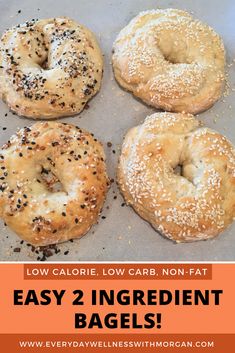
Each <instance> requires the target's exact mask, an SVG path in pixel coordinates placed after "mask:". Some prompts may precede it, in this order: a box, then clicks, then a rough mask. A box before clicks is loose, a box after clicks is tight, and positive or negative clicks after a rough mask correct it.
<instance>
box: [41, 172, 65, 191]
mask: <svg viewBox="0 0 235 353" xmlns="http://www.w3.org/2000/svg"><path fill="white" fill-rule="evenodd" d="M40 178H41V180H42V182H43V183H44V185H45V186H46V188H47V190H49V191H50V192H53V193H54V192H65V190H64V187H63V184H62V183H61V181H60V180H59V178H58V177H57V175H55V174H54V173H53V172H52V170H51V169H50V168H45V167H43V166H42V167H41V172H40Z"/></svg>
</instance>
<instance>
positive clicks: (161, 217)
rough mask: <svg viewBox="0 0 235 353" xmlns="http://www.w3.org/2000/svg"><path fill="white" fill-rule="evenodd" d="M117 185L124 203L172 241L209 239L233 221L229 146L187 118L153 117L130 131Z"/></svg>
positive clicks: (234, 170) (233, 161)
mask: <svg viewBox="0 0 235 353" xmlns="http://www.w3.org/2000/svg"><path fill="white" fill-rule="evenodd" d="M177 169H178V170H177ZM118 182H119V186H120V189H121V192H122V194H123V196H124V198H125V200H126V202H127V203H128V204H130V205H131V206H132V207H133V208H134V209H135V211H136V212H137V213H138V214H139V215H140V216H141V217H143V218H144V219H146V220H147V221H148V222H149V223H151V225H152V226H153V227H154V228H156V230H158V231H159V232H160V233H162V234H164V235H165V236H166V237H168V238H170V239H172V240H175V241H176V242H186V241H196V240H204V239H208V238H213V237H215V236H216V235H218V234H219V233H220V232H222V231H223V230H224V229H225V228H226V227H227V226H228V225H229V224H230V223H232V221H233V218H234V217H235V151H234V147H233V146H232V145H231V144H230V142H229V141H228V140H227V139H226V138H225V137H224V136H222V135H220V134H219V133H217V132H215V131H213V130H210V129H209V128H206V127H203V126H202V124H201V123H200V122H199V121H198V120H197V119H195V118H194V117H193V116H192V115H187V114H174V113H156V114H153V115H151V116H149V117H147V118H146V120H145V121H144V123H143V124H142V125H139V126H137V127H134V128H132V129H131V130H129V132H128V133H127V135H126V137H125V139H124V143H123V146H122V152H121V156H120V160H119V167H118Z"/></svg>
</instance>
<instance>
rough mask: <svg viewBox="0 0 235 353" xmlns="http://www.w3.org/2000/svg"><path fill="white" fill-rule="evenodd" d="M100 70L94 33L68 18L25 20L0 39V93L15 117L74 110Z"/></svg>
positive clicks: (91, 89)
mask: <svg viewBox="0 0 235 353" xmlns="http://www.w3.org/2000/svg"><path fill="white" fill-rule="evenodd" d="M102 70H103V59H102V54H101V51H100V48H99V46H98V44H97V41H96V39H95V36H94V35H93V33H91V32H90V30H88V29H87V28H85V27H84V26H82V25H80V24H78V23H77V22H75V21H73V20H71V19H69V18H64V17H62V18H53V19H46V20H31V21H29V22H26V23H24V24H21V25H18V26H15V27H13V28H11V29H9V30H7V31H6V32H5V33H4V34H3V36H2V39H1V42H0V96H1V97H2V99H3V100H4V101H6V103H7V104H8V105H9V107H10V109H11V110H13V111H15V112H16V113H17V114H18V115H23V116H26V117H31V118H34V119H37V118H41V119H51V118H57V117H62V116H68V115H74V114H76V113H79V112H80V111H81V110H82V109H83V108H84V106H85V104H86V102H87V101H88V100H89V99H90V98H91V97H92V96H94V95H95V94H96V93H97V91H98V90H99V88H100V84H101V78H102Z"/></svg>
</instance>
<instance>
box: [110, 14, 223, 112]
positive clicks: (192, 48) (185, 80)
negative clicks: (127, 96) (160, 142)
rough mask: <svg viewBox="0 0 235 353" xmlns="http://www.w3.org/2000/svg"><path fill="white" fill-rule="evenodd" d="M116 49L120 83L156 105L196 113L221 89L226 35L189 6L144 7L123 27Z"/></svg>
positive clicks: (211, 100) (214, 98) (115, 71)
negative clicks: (186, 8) (222, 36)
mask: <svg viewBox="0 0 235 353" xmlns="http://www.w3.org/2000/svg"><path fill="white" fill-rule="evenodd" d="M113 52H114V54H113V59H112V60H113V69H114V74H115V77H116V80H117V81H118V83H119V84H120V85H121V86H122V87H124V88H125V89H127V90H128V91H131V92H132V93H133V94H134V95H135V96H136V97H138V98H140V99H142V100H143V101H144V102H145V103H147V104H149V105H151V106H153V107H155V108H157V109H163V110H166V111H173V112H186V113H192V114H196V113H199V112H201V111H204V110H206V109H208V108H209V107H211V106H212V105H213V104H214V103H215V102H216V101H217V100H218V99H219V98H220V96H221V94H222V90H223V86H224V81H225V68H224V67H225V50H224V46H223V43H222V40H221V39H220V37H219V36H218V35H217V34H216V33H215V32H214V30H213V29H212V28H210V27H209V26H207V25H206V24H203V23H201V22H199V21H198V20H195V19H193V18H192V16H191V15H190V14H188V13H187V12H184V11H181V10H176V9H165V10H152V11H145V12H141V13H140V14H139V15H138V16H137V17H135V18H134V19H133V20H132V21H131V22H130V23H129V24H128V25H127V26H126V27H125V28H124V29H122V30H121V32H120V33H119V35H118V37H117V39H116V41H115V43H114V46H113Z"/></svg>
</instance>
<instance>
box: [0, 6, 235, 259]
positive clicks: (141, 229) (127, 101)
mask: <svg viewBox="0 0 235 353" xmlns="http://www.w3.org/2000/svg"><path fill="white" fill-rule="evenodd" d="M167 7H174V8H179V9H184V10H187V11H189V12H192V13H193V15H194V16H195V17H197V18H199V19H201V20H202V21H205V22H206V23H208V24H209V25H211V26H212V27H213V28H214V29H215V30H216V31H217V32H218V33H219V34H220V35H221V36H222V38H223V40H224V44H225V47H226V50H227V63H228V72H229V81H230V89H229V91H230V94H229V96H228V97H223V98H222V99H221V100H220V101H219V102H217V103H216V104H215V105H214V107H213V108H212V109H210V110H209V111H207V112H205V113H203V114H201V115H200V118H201V119H202V120H203V121H204V122H205V123H206V125H207V126H209V127H211V128H214V129H216V130H218V131H220V132H221V133H223V134H225V135H226V136H227V137H228V138H229V139H230V140H231V141H232V142H233V143H234V144H235V134H234V127H235V120H234V118H235V114H234V112H235V88H234V90H233V87H235V72H234V67H235V66H234V65H235V63H234V61H233V60H234V58H235V22H234V14H235V1H233V0H223V1H221V0H206V1H205V0H197V1H195V0H178V1H173V0H172V1H167V0H165V1H164V0H163V1H160V0H159V1H154V0H123V1H119V0H117V1H115V0H70V1H69V0H67V1H64V0H56V1H55V0H43V1H42V0H20V1H17V0H8V1H6V0H0V13H1V22H0V32H1V33H2V32H3V31H4V30H5V29H6V28H8V27H11V26H12V25H16V24H18V23H22V22H24V21H26V20H29V19H32V18H49V17H57V16H69V17H72V18H74V19H75V20H77V21H78V22H81V23H82V24H84V25H86V26H87V27H89V28H90V29H91V30H92V31H93V32H94V33H95V34H96V36H97V38H98V41H99V43H100V46H101V49H102V52H103V54H104V61H105V65H104V77H103V82H102V88H101V91H100V92H99V93H98V95H97V96H96V97H95V98H93V99H92V100H91V101H90V103H89V109H87V110H84V111H83V112H82V113H81V114H80V115H78V116H75V117H72V118H64V119H60V121H64V122H67V123H70V122H71V123H74V124H76V125H80V126H81V127H82V128H85V129H88V130H89V131H90V132H93V133H94V134H95V135H96V137H97V138H99V139H100V140H101V141H102V142H103V143H104V147H105V150H106V156H107V166H108V172H109V176H110V177H111V178H113V179H115V171H116V165H117V159H118V155H119V151H120V145H121V143H122V139H123V136H124V134H125V133H126V131H127V130H128V129H129V128H131V127H132V126H134V125H137V124H139V123H140V122H142V121H143V119H144V118H145V117H146V116H147V115H149V114H151V113H153V112H154V110H153V109H151V108H150V107H148V106H146V105H144V104H142V103H141V102H139V101H137V100H136V99H135V98H133V96H132V95H131V94H130V93H128V92H125V91H123V90H122V89H121V88H120V87H119V86H118V85H117V84H116V82H115V80H114V77H113V73H112V66H111V63H110V62H111V48H112V43H113V41H114V39H115V38H116V36H117V34H118V32H119V31H120V30H121V28H123V27H124V26H125V25H126V24H127V23H128V22H129V21H130V19H131V18H132V17H134V16H135V15H136V14H138V13H139V12H140V11H143V10H147V9H153V8H167ZM6 113H7V116H5V114H6ZM33 123H34V121H33V120H30V119H26V118H19V117H18V116H14V115H13V114H12V113H10V112H9V109H8V107H7V106H6V105H5V104H4V103H2V102H0V143H1V145H2V144H3V143H4V142H6V141H7V140H8V138H9V137H10V136H11V135H12V134H13V133H15V131H16V129H17V128H18V127H23V126H25V125H32V124H33ZM3 127H6V128H7V129H5V130H3V129H2V128H3ZM107 142H112V147H108V146H107ZM102 216H103V218H100V220H99V224H98V225H95V226H94V227H93V228H92V229H91V230H90V232H89V233H88V234H87V235H86V236H84V237H83V238H82V239H80V240H75V241H73V243H72V242H67V243H64V244H60V245H58V246H57V247H56V248H55V249H54V248H52V249H49V250H47V251H48V253H46V254H45V255H46V256H43V253H42V252H41V251H40V252H38V251H37V249H36V251H35V249H34V248H32V247H31V246H27V244H25V243H24V244H21V242H20V239H19V238H18V237H17V236H16V235H15V234H14V233H13V232H12V231H11V230H10V229H9V228H7V227H5V226H4V224H3V222H1V224H0V261H34V260H35V261H36V260H37V259H38V260H47V261H228V260H235V234H234V233H235V222H234V224H233V225H232V226H231V227H230V228H229V229H228V230H226V231H225V232H224V233H223V234H221V235H220V236H219V237H218V238H216V239H214V240H208V241H204V242H203V241H201V242H197V243H189V244H174V243H173V242H171V241H169V240H167V239H166V238H163V237H162V236H161V235H159V234H158V233H157V232H156V231H155V230H153V228H152V227H151V226H150V225H149V224H148V223H147V222H145V221H144V220H142V219H141V218H140V217H139V216H138V215H137V214H136V213H135V212H134V211H133V210H132V208H130V207H127V206H124V205H123V199H122V197H121V195H120V193H119V191H118V188H117V186H116V184H115V183H113V184H112V186H111V189H110V190H109V193H108V197H107V200H106V203H105V205H104V209H103V213H102ZM51 254H52V256H49V257H47V255H51Z"/></svg>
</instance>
